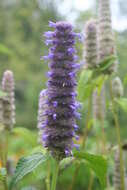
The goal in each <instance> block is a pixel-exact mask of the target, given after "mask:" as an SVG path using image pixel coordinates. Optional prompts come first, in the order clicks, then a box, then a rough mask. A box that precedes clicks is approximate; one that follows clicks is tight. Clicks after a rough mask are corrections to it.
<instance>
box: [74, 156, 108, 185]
mask: <svg viewBox="0 0 127 190" xmlns="http://www.w3.org/2000/svg"><path fill="white" fill-rule="evenodd" d="M74 156H75V157H76V158H80V159H84V160H85V161H87V162H88V164H89V166H90V168H91V169H92V170H93V171H94V172H95V173H96V175H97V177H98V178H99V180H100V183H101V185H102V187H103V188H105V187H106V174H107V160H106V159H105V158H104V157H103V156H100V155H94V154H89V153H86V152H75V153H74Z"/></svg>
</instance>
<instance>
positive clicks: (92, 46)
mask: <svg viewBox="0 0 127 190" xmlns="http://www.w3.org/2000/svg"><path fill="white" fill-rule="evenodd" d="M85 60H86V64H87V68H89V69H95V68H96V67H97V27H96V21H95V20H90V21H88V22H87V23H86V26H85Z"/></svg>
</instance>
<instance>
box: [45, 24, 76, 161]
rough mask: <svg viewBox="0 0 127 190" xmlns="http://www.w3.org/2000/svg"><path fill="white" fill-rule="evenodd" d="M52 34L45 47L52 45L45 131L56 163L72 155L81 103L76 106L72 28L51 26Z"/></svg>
mask: <svg viewBox="0 0 127 190" xmlns="http://www.w3.org/2000/svg"><path fill="white" fill-rule="evenodd" d="M49 26H51V27H53V28H54V31H53V32H46V33H45V37H46V38H47V39H46V43H47V41H48V40H50V41H48V42H50V43H48V45H51V47H50V49H49V55H48V56H46V57H44V58H46V59H48V60H49V61H50V63H49V69H50V71H49V72H48V77H49V80H48V83H47V101H46V103H47V109H46V111H45V115H46V122H45V123H46V126H45V128H44V131H43V140H44V146H45V147H47V148H48V149H49V150H50V152H51V153H52V155H53V156H54V157H55V158H57V159H59V160H60V159H63V158H64V157H67V156H70V155H72V148H73V144H74V143H73V140H72V139H73V137H76V135H75V132H74V131H77V129H78V126H77V125H76V122H75V120H76V118H77V117H79V114H78V113H77V111H76V110H77V108H78V103H77V102H76V96H77V93H76V92H75V87H76V78H75V77H76V72H77V69H78V68H79V64H77V63H76V59H77V56H76V55H75V53H76V50H75V47H74V44H75V38H76V37H78V36H79V34H78V35H77V34H76V33H74V31H73V28H72V26H71V25H70V24H69V23H67V22H57V23H53V22H51V21H50V22H49Z"/></svg>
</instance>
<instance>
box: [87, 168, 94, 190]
mask: <svg viewBox="0 0 127 190" xmlns="http://www.w3.org/2000/svg"><path fill="white" fill-rule="evenodd" d="M93 182H94V176H93V173H92V171H91V173H90V181H89V186H88V190H91V189H92V186H93Z"/></svg>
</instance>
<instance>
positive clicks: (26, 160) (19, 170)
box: [9, 152, 49, 190]
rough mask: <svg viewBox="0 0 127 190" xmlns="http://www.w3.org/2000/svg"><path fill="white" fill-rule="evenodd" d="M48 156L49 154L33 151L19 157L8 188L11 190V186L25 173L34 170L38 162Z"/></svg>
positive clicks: (41, 161)
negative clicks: (28, 154)
mask: <svg viewBox="0 0 127 190" xmlns="http://www.w3.org/2000/svg"><path fill="white" fill-rule="evenodd" d="M48 158H49V155H47V154H42V153H41V152H38V153H34V154H32V155H30V156H27V157H23V158H21V159H20V160H19V161H18V163H17V166H16V170H15V173H14V176H13V177H12V180H11V182H10V185H9V190H12V189H13V187H14V186H15V185H16V184H17V182H18V181H20V180H21V179H22V178H23V177H24V176H25V175H27V174H29V173H30V172H32V171H34V170H35V169H36V168H37V167H38V166H39V165H40V164H42V163H43V162H45V161H46V160H47V159H48Z"/></svg>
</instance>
